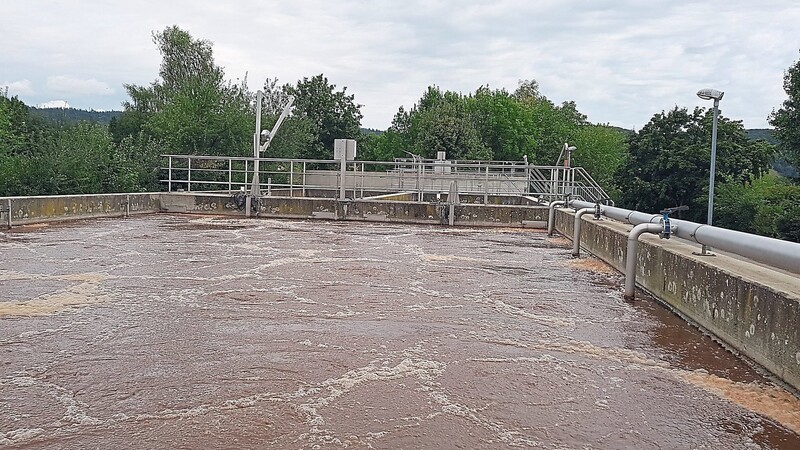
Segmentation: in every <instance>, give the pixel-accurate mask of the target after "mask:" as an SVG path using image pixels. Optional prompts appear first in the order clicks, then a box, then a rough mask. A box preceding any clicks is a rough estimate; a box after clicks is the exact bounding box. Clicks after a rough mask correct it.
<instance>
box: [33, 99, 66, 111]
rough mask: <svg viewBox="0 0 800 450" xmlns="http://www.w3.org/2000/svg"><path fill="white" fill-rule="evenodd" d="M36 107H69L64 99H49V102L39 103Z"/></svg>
mask: <svg viewBox="0 0 800 450" xmlns="http://www.w3.org/2000/svg"><path fill="white" fill-rule="evenodd" d="M36 107H37V108H40V109H48V108H69V103H67V101H66V100H50V101H49V102H44V103H39V104H38V105H36Z"/></svg>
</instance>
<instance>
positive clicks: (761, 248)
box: [551, 200, 800, 274]
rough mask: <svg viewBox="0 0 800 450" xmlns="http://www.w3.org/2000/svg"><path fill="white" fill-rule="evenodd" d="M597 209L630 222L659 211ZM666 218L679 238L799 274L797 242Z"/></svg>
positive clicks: (647, 219)
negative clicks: (649, 212)
mask: <svg viewBox="0 0 800 450" xmlns="http://www.w3.org/2000/svg"><path fill="white" fill-rule="evenodd" d="M570 206H572V207H573V208H590V207H594V206H595V204H594V203H591V202H584V201H579V200H573V201H572V202H570ZM551 208H552V206H551ZM600 208H601V212H602V213H603V215H605V216H606V217H609V218H612V219H616V220H619V221H622V222H626V223H629V224H632V225H638V224H641V223H659V221H660V220H661V218H662V216H661V215H660V214H646V213H642V212H639V211H631V210H629V209H623V208H617V207H614V206H601V207H600ZM670 221H671V222H672V224H673V225H674V226H675V228H676V230H675V233H674V234H675V235H676V236H678V237H680V238H683V239H688V240H691V241H694V242H697V243H698V244H705V245H707V246H709V247H712V248H716V249H719V250H722V251H725V252H730V253H733V254H736V255H739V256H743V257H745V258H748V259H751V260H753V261H757V262H760V263H763V264H767V265H769V266H771V267H775V268H778V269H782V270H787V271H789V272H793V273H797V274H800V244H798V243H795V242H789V241H782V240H780V239H773V238H768V237H765V236H758V235H755V234H749V233H742V232H741V231H734V230H728V229H725V228H719V227H715V226H711V225H704V224H698V223H695V222H689V221H686V220H680V219H670Z"/></svg>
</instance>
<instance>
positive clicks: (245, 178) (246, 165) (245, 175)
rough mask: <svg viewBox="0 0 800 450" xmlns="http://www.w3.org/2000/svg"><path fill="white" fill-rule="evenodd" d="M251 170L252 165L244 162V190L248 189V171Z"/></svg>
mask: <svg viewBox="0 0 800 450" xmlns="http://www.w3.org/2000/svg"><path fill="white" fill-rule="evenodd" d="M249 168H250V164H248V163H247V160H246V159H245V160H244V188H245V190H246V189H247V169H249Z"/></svg>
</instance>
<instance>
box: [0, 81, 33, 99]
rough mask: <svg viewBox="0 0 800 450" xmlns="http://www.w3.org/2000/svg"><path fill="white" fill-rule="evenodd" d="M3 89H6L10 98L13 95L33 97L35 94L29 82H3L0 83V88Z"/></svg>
mask: <svg viewBox="0 0 800 450" xmlns="http://www.w3.org/2000/svg"><path fill="white" fill-rule="evenodd" d="M3 87H6V88H8V95H10V96H12V97H13V96H15V95H22V96H24V95H33V94H34V93H35V92H34V90H33V83H31V80H19V81H5V82H3V83H0V88H3Z"/></svg>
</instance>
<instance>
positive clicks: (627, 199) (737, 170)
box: [615, 107, 774, 221]
mask: <svg viewBox="0 0 800 450" xmlns="http://www.w3.org/2000/svg"><path fill="white" fill-rule="evenodd" d="M711 116H712V113H711V111H710V110H704V109H702V108H696V109H695V110H694V111H693V112H692V113H689V112H688V111H687V110H686V108H677V107H676V108H675V109H673V110H671V111H670V112H668V113H663V112H662V113H659V114H656V115H654V116H653V118H652V119H651V120H650V122H648V123H647V124H646V125H645V126H644V127H643V128H642V129H641V130H640V131H639V132H638V133H635V134H633V135H632V136H631V137H630V138H629V141H628V145H629V157H628V158H627V159H626V161H625V162H624V163H623V164H622V165H621V166H620V168H619V170H617V173H616V176H615V180H616V184H617V186H618V187H619V188H620V190H621V191H622V198H621V200H622V205H623V206H624V207H627V208H631V209H636V210H640V211H658V210H660V209H662V208H665V207H669V206H675V205H688V206H689V207H690V211H689V212H688V213H687V216H688V217H689V218H690V219H692V220H696V221H702V219H703V218H704V217H705V216H706V209H707V207H706V201H705V199H706V198H707V195H708V194H707V193H708V190H707V189H708V178H709V170H710V168H709V165H710V153H711V151H710V147H711V143H710V136H711V127H712V117H711ZM773 151H774V150H773V148H772V147H771V146H769V145H764V143H753V142H750V141H748V140H747V136H746V134H745V132H744V128H743V126H742V124H741V122H740V121H732V120H729V119H727V118H725V117H720V118H719V127H718V139H717V173H716V180H717V182H718V183H725V182H735V183H740V184H746V183H749V182H751V181H753V180H754V179H757V178H758V177H760V176H761V175H762V174H764V173H766V171H767V170H768V169H769V162H770V160H771V156H772V153H773Z"/></svg>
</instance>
